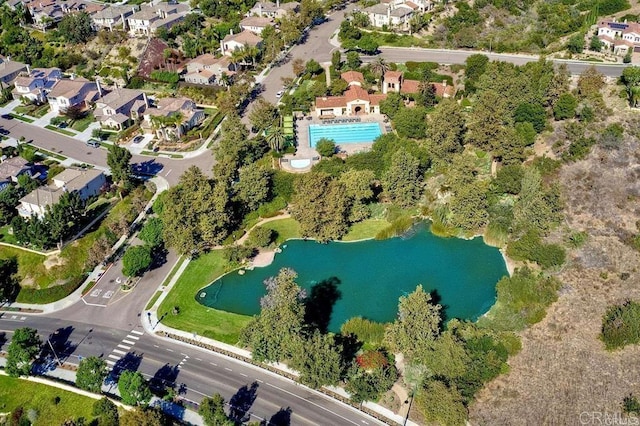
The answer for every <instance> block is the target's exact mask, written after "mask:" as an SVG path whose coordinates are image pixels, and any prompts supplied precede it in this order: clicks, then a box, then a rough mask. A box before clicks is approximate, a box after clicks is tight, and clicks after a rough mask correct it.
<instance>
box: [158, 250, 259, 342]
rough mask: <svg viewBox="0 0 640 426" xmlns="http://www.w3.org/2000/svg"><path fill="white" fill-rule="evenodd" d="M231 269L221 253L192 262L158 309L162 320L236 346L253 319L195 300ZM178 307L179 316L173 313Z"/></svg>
mask: <svg viewBox="0 0 640 426" xmlns="http://www.w3.org/2000/svg"><path fill="white" fill-rule="evenodd" d="M228 268H229V265H228V264H227V262H226V261H225V260H224V259H223V257H222V253H221V251H220V250H215V251H212V252H210V253H207V254H204V255H202V256H200V257H199V258H197V259H195V260H193V261H191V262H190V263H189V265H188V266H187V268H186V269H185V271H184V272H183V274H182V275H181V276H180V278H179V279H178V282H176V284H175V286H174V287H173V289H172V290H171V292H170V293H169V294H168V295H167V297H166V298H165V299H164V301H163V302H162V304H161V305H160V308H159V309H158V316H159V317H163V316H164V319H163V320H162V323H163V324H165V325H167V326H169V327H173V328H177V329H180V330H184V331H188V332H192V333H193V332H195V333H198V335H200V336H204V337H208V338H211V339H215V340H219V341H221V342H225V343H229V344H232V345H233V344H236V343H237V342H238V337H239V335H240V331H241V330H242V329H243V328H244V327H245V326H246V324H247V323H248V322H249V317H247V316H244V315H237V314H233V313H229V312H224V311H219V310H217V309H212V308H207V307H206V306H203V305H201V304H199V303H198V302H197V301H196V299H195V296H196V293H197V292H198V290H200V289H201V288H202V287H205V286H206V285H208V284H209V283H211V282H212V281H213V280H215V279H216V278H218V277H219V276H221V275H222V274H224V273H225V272H228ZM175 306H177V307H178V308H179V309H180V312H179V313H178V315H173V313H172V311H173V308H174V307H175Z"/></svg>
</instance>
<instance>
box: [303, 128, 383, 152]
mask: <svg viewBox="0 0 640 426" xmlns="http://www.w3.org/2000/svg"><path fill="white" fill-rule="evenodd" d="M381 134H382V130H381V129H380V124H378V123H354V124H311V125H309V143H310V144H311V147H312V148H314V147H315V146H316V143H317V142H318V141H319V140H320V139H322V138H327V139H331V140H333V141H334V142H335V143H336V145H343V144H349V143H371V142H373V141H374V140H375V139H376V138H377V137H378V136H380V135H381Z"/></svg>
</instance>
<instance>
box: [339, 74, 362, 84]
mask: <svg viewBox="0 0 640 426" xmlns="http://www.w3.org/2000/svg"><path fill="white" fill-rule="evenodd" d="M340 78H341V79H343V80H344V81H346V82H347V85H348V86H352V85H356V86H360V87H362V85H363V84H364V76H363V75H362V73H361V72H359V71H346V72H343V73H342V74H340Z"/></svg>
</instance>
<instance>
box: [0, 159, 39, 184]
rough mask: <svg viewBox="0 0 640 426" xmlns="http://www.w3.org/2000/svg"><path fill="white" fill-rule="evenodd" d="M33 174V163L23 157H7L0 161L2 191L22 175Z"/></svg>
mask: <svg viewBox="0 0 640 426" xmlns="http://www.w3.org/2000/svg"><path fill="white" fill-rule="evenodd" d="M25 174H26V175H28V176H31V175H32V166H31V164H30V163H29V162H28V161H27V160H25V159H24V158H22V157H12V158H5V159H3V160H1V161H0V191H3V190H4V189H5V188H6V187H7V186H9V185H10V184H11V182H18V176H20V175H25Z"/></svg>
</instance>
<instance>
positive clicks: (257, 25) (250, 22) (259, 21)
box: [240, 16, 274, 34]
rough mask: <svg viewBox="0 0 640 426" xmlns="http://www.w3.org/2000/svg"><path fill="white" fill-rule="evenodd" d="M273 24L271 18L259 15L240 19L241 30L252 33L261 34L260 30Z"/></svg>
mask: <svg viewBox="0 0 640 426" xmlns="http://www.w3.org/2000/svg"><path fill="white" fill-rule="evenodd" d="M273 25H274V21H273V19H272V18H266V17H261V16H248V17H246V18H244V19H243V20H242V21H240V29H241V30H242V31H251V32H252V33H256V34H262V31H263V30H264V29H265V28H267V27H271V26H273Z"/></svg>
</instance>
